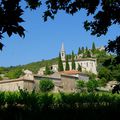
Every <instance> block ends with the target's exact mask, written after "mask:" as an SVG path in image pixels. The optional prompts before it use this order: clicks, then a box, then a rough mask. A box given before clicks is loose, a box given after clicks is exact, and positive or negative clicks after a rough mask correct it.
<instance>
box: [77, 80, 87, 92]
mask: <svg viewBox="0 0 120 120" xmlns="http://www.w3.org/2000/svg"><path fill="white" fill-rule="evenodd" d="M76 86H77V89H80V91H81V92H83V91H84V89H85V87H86V84H85V82H84V81H83V80H78V81H77V82H76Z"/></svg>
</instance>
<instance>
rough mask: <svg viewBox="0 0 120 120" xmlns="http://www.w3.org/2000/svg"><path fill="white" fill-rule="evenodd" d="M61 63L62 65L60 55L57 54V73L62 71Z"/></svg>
mask: <svg viewBox="0 0 120 120" xmlns="http://www.w3.org/2000/svg"><path fill="white" fill-rule="evenodd" d="M63 70H64V69H63V63H62V60H61V55H60V53H59V58H58V71H63Z"/></svg>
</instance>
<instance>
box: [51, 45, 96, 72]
mask: <svg viewBox="0 0 120 120" xmlns="http://www.w3.org/2000/svg"><path fill="white" fill-rule="evenodd" d="M60 55H61V60H62V63H63V68H64V70H65V67H66V52H65V48H64V44H63V43H62V46H61V50H60ZM74 60H75V66H76V68H75V70H78V66H79V65H80V66H81V68H82V72H91V73H94V74H97V70H96V66H97V62H96V59H95V58H82V56H81V55H76V56H75V58H74ZM68 63H69V67H70V70H72V60H71V59H69V60H68ZM52 70H53V71H54V72H57V71H58V65H52Z"/></svg>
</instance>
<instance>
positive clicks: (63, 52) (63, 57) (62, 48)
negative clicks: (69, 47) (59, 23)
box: [60, 43, 65, 61]
mask: <svg viewBox="0 0 120 120" xmlns="http://www.w3.org/2000/svg"><path fill="white" fill-rule="evenodd" d="M60 54H61V60H62V61H65V49H64V44H63V43H62V46H61V51H60Z"/></svg>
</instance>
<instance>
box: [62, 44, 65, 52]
mask: <svg viewBox="0 0 120 120" xmlns="http://www.w3.org/2000/svg"><path fill="white" fill-rule="evenodd" d="M61 51H65V48H64V43H63V42H62V46H61Z"/></svg>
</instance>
